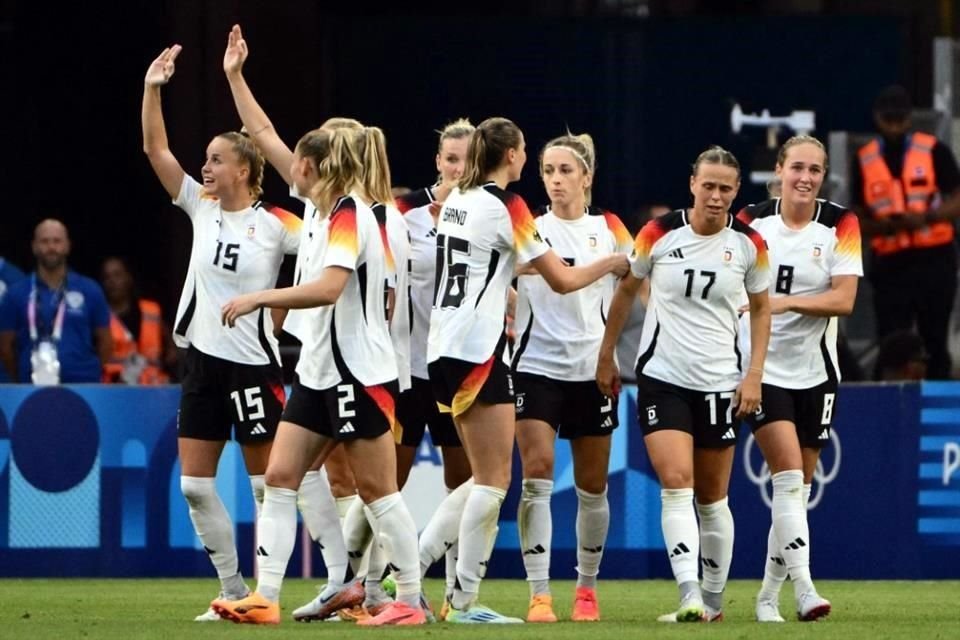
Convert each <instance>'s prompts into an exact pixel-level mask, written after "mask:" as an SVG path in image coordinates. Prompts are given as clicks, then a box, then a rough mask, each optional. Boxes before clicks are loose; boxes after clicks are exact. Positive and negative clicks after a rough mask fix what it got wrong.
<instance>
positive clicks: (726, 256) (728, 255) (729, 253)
mask: <svg viewBox="0 0 960 640" xmlns="http://www.w3.org/2000/svg"><path fill="white" fill-rule="evenodd" d="M731 260H733V249H732V248H730V247H724V248H723V261H724V262H730V261H731Z"/></svg>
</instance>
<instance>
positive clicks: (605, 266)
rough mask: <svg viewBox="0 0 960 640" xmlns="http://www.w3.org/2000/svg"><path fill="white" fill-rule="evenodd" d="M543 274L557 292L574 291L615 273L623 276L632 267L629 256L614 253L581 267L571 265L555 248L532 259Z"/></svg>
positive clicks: (532, 263)
mask: <svg viewBox="0 0 960 640" xmlns="http://www.w3.org/2000/svg"><path fill="white" fill-rule="evenodd" d="M530 264H531V265H532V266H533V268H534V269H536V270H537V272H538V273H539V274H540V275H541V276H543V279H544V280H546V281H547V284H548V285H550V288H551V289H553V290H554V291H556V292H557V293H572V292H574V291H577V290H579V289H582V288H584V287H585V286H587V285H589V284H592V283H594V282H596V281H597V280H599V279H600V278H602V277H603V276H605V275H607V274H608V273H613V274H615V275H617V276H618V277H620V276H623V275H624V274H625V273H627V271H628V270H629V269H630V265H629V263H628V262H627V256H625V255H623V254H622V253H614V254H611V255H608V256H604V257H603V258H601V259H599V260H595V261H594V262H591V263H590V264H586V265H583V266H581V267H569V266H567V264H566V263H565V262H564V261H563V259H562V258H561V257H560V256H558V255H557V254H556V253H554V251H553V249H551V250H549V251H547V252H546V253H544V254H543V255H541V256H539V257H537V258H534V259H533V260H531V261H530Z"/></svg>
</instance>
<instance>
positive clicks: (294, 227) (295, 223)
mask: <svg viewBox="0 0 960 640" xmlns="http://www.w3.org/2000/svg"><path fill="white" fill-rule="evenodd" d="M266 209H267V211H269V212H270V213H271V214H273V216H274V217H276V218H277V220H279V221H280V225H281V230H280V246H281V247H282V248H283V252H284V253H287V254H294V253H296V252H297V249H299V248H300V233H301V231H302V229H303V220H301V219H300V218H299V217H298V216H297V215H296V214H295V213H292V212H290V211H287V210H286V209H284V208H283V207H278V206H276V205H268V206H267V207H266Z"/></svg>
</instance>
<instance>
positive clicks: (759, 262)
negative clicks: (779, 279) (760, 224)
mask: <svg viewBox="0 0 960 640" xmlns="http://www.w3.org/2000/svg"><path fill="white" fill-rule="evenodd" d="M747 238H749V241H750V243H751V244H752V245H753V248H754V253H755V255H754V257H753V260H752V261H751V263H750V264H749V265H748V266H747V272H746V275H745V277H744V282H743V283H744V286H746V288H747V293H760V292H761V291H766V290H767V289H769V288H770V255H769V253H768V251H767V241H766V240H764V239H763V236H761V235H760V233H759V232H758V231H755V230H754V229H750V230H749V231H747Z"/></svg>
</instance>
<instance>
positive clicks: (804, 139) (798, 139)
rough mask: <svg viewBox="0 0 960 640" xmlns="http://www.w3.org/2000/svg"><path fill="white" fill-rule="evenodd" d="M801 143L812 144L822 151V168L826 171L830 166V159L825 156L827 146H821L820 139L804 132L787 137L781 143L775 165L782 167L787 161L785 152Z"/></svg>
mask: <svg viewBox="0 0 960 640" xmlns="http://www.w3.org/2000/svg"><path fill="white" fill-rule="evenodd" d="M801 144H812V145H813V146H815V147H817V148H818V149H820V151H823V170H824V172H826V171H827V169H829V168H830V159H829V158H828V157H827V148H826V147H825V146H823V143H822V142H820V140H818V139H817V138H814V137H813V136H808V135H806V134H800V135H796V136H793V137H791V138H788V139H787V141H786V142H784V143H783V145H782V146H781V147H780V151H778V152H777V165H778V166H780V167H782V166H783V163H784V162H786V161H787V152H788V151H790V148H791V147H796V146H797V145H801Z"/></svg>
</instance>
